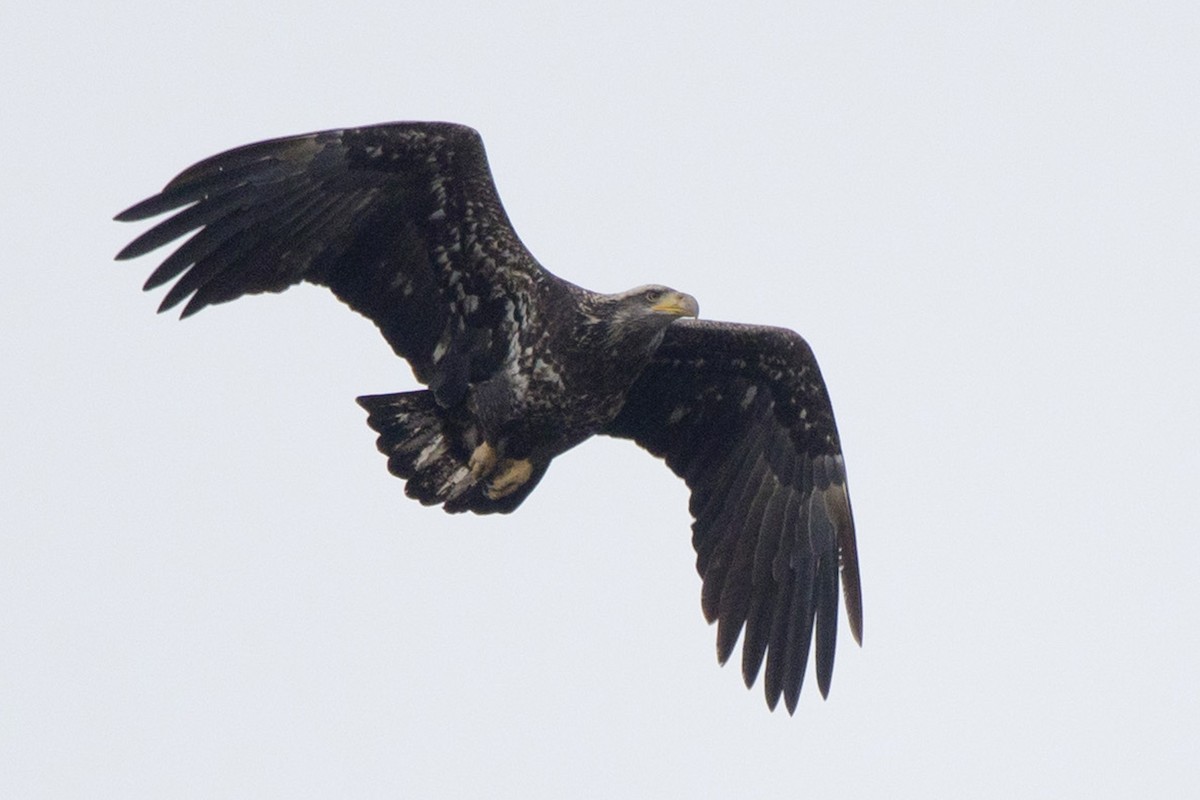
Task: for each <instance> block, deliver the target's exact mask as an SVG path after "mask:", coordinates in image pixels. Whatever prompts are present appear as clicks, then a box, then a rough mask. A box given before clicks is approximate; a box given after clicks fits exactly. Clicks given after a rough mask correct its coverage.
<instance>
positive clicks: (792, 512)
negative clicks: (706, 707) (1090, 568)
mask: <svg viewBox="0 0 1200 800" xmlns="http://www.w3.org/2000/svg"><path fill="white" fill-rule="evenodd" d="M176 209H182V210H181V211H178V213H176V214H175V215H174V216H172V217H170V218H168V219H166V220H165V221H162V222H160V223H158V224H157V225H156V226H155V227H153V228H151V229H150V230H148V231H147V232H145V233H143V234H142V235H141V236H139V237H138V238H137V239H135V240H134V241H133V242H132V243H130V244H129V246H128V247H126V248H125V249H123V250H122V251H121V252H120V253H119V254H118V255H117V258H118V259H129V258H135V257H137V256H140V255H143V254H145V253H148V252H150V251H152V250H154V249H156V248H158V247H161V246H163V245H165V244H167V243H169V242H172V241H174V240H175V239H177V238H179V237H181V236H183V235H185V234H188V233H191V232H193V231H195V235H193V236H192V237H191V238H189V239H188V240H187V241H186V242H184V243H183V244H182V245H180V246H179V248H178V249H176V250H175V251H174V252H173V253H171V255H170V256H168V257H167V259H166V260H165V261H164V262H163V263H162V264H161V265H160V266H159V267H158V269H156V270H155V271H154V272H153V274H151V275H150V278H149V279H148V280H147V281H146V285H145V288H146V289H153V288H155V287H158V286H161V285H163V284H165V283H168V282H169V281H172V280H174V281H175V283H174V285H173V286H171V288H170V290H169V291H168V292H167V293H166V297H165V298H164V299H163V301H162V305H161V306H160V307H159V310H160V311H164V310H166V309H169V308H171V307H173V306H175V305H177V304H178V303H180V302H182V301H184V300H185V299H186V300H187V304H186V305H185V306H184V308H183V314H182V316H184V317H186V316H189V315H191V314H194V313H195V312H197V311H199V310H200V309H202V308H204V307H205V306H207V305H210V304H213V303H221V302H225V301H228V300H233V299H235V298H237V297H241V296H242V295H245V294H256V293H259V292H280V291H283V290H284V289H286V288H287V287H289V286H291V285H293V284H295V283H298V282H300V281H309V282H311V283H315V284H319V285H322V286H327V287H329V289H331V290H332V291H333V293H334V294H335V295H337V297H338V298H340V299H341V300H342V301H343V302H345V303H347V304H348V305H349V306H350V307H351V308H353V309H354V310H355V311H358V312H359V313H361V314H363V315H364V316H366V317H367V318H369V319H370V320H371V321H373V322H374V323H375V324H376V325H377V326H378V327H379V330H380V332H381V333H382V334H383V337H384V338H385V339H386V340H387V342H388V344H390V345H391V346H392V349H393V350H394V351H395V352H396V355H398V356H400V357H401V358H404V359H406V360H407V361H408V363H409V364H410V365H411V366H412V369H413V372H414V373H415V375H416V377H417V380H418V381H420V382H421V383H422V384H423V385H425V386H427V387H428V388H427V389H425V390H422V391H414V392H404V393H400V394H385V395H373V396H367V397H360V398H358V402H359V403H360V404H361V405H362V406H363V407H364V408H365V409H366V410H367V413H368V418H367V422H368V424H369V425H370V426H371V427H372V428H373V429H374V430H375V431H376V432H378V434H379V438H378V445H379V449H380V450H381V451H382V452H383V453H384V455H386V456H387V457H388V469H389V470H390V471H391V472H392V473H393V474H394V475H396V476H398V477H400V478H402V479H404V480H405V481H406V482H407V483H406V485H405V491H406V493H407V494H408V495H409V496H410V497H413V498H415V499H417V500H419V501H421V502H422V503H424V504H427V505H441V506H442V507H443V508H444V509H445V510H447V511H451V512H456V511H474V512H475V513H478V514H487V513H492V512H502V513H507V512H510V511H512V510H513V509H515V508H516V507H517V506H519V505H520V504H521V502H522V501H523V500H524V499H525V498H526V497H527V496H528V495H529V493H530V492H531V491H532V490H533V488H534V487H535V486H536V485H537V483H538V481H539V480H540V479H541V477H542V475H544V474H545V472H546V469H547V467H548V466H549V465H550V462H551V461H552V460H553V459H554V457H555V456H557V455H559V454H560V453H563V452H564V451H566V450H568V449H569V448H571V447H574V446H575V445H577V444H579V443H580V442H582V441H583V440H584V439H587V438H588V437H590V436H592V435H594V434H604V435H607V436H615V437H618V438H624V439H632V440H634V441H635V442H637V443H638V444H639V445H641V446H642V447H644V448H646V449H647V450H649V451H650V452H651V453H653V454H654V455H656V456H659V457H661V458H663V459H665V460H666V462H667V465H668V466H669V467H670V468H671V469H672V470H673V471H674V472H675V474H677V475H679V476H680V477H682V478H683V479H684V481H686V483H687V485H688V487H689V488H690V489H691V503H690V510H691V513H692V516H693V517H694V518H695V521H694V522H693V524H692V532H693V533H692V543H693V544H694V545H695V548H696V567H697V570H698V571H699V573H700V575H701V577H702V578H703V589H702V593H701V606H702V608H703V611H704V616H705V618H706V619H707V620H708V621H709V622H710V623H711V622H714V621H716V622H717V623H718V625H717V657H718V659H719V660H720V662H721V663H724V662H725V661H726V660H727V659H728V658H729V656H730V655H731V654H732V652H733V649H734V647H735V645H736V644H737V641H738V638H739V636H740V635H741V631H742V629H743V627H744V628H745V639H744V641H743V644H742V675H743V677H744V679H745V682H746V685H747V686H748V687H749V686H752V685H753V683H754V681H755V679H756V677H757V675H758V673H759V670H760V668H761V667H762V665H763V663H764V660H765V663H766V671H765V677H764V685H765V689H766V696H767V703H768V705H769V706H770V707H771V708H774V707H775V705H776V704H777V703H778V701H779V697H780V695H782V696H783V697H784V699H785V704H786V706H787V709H788V711H789V712H793V711H794V710H795V708H796V703H797V701H798V699H799V695H800V687H801V684H802V682H803V679H804V672H805V666H806V664H807V662H808V653H809V648H810V643H811V642H812V641H813V640H814V639H815V642H816V653H815V664H816V673H817V683H818V685H819V687H820V690H821V694H822V695H826V694H827V693H828V691H829V683H830V678H831V675H832V672H833V659H834V646H835V642H836V636H837V608H838V582H839V565H840V574H841V582H842V587H843V590H844V596H845V603H846V611H847V615H848V617H849V622H850V630H851V633H852V634H853V635H854V638H855V639H856V640H858V641H859V642H861V637H862V610H861V609H862V605H861V599H860V590H859V578H858V561H857V555H856V550H855V539H854V525H853V521H852V518H851V513H850V498H849V495H848V494H847V490H846V473H845V468H844V466H843V462H842V453H841V446H840V444H839V441H838V434H837V429H836V427H835V425H834V420H833V409H832V408H831V406H830V403H829V397H828V395H827V393H826V390H825V384H824V382H823V381H822V379H821V374H820V372H819V371H818V369H817V363H816V361H815V360H814V359H813V355H812V351H811V350H810V349H809V347H808V345H807V344H806V343H805V341H804V340H803V339H802V338H800V336H799V335H797V334H796V333H793V332H792V331H789V330H784V329H780V328H768V327H761V326H752V325H737V324H732V323H722V322H701V321H698V320H694V319H681V318H683V317H696V316H697V314H698V311H699V308H698V306H697V303H696V301H695V300H694V299H693V298H692V297H691V296H689V295H687V294H684V293H682V292H678V291H675V290H673V289H669V288H667V287H665V286H657V285H654V286H643V287H640V288H637V289H631V290H630V291H627V292H622V293H620V294H611V295H610V294H598V293H596V292H591V291H588V290H587V289H583V288H580V287H578V286H575V285H574V284H571V283H568V282H567V281H565V280H562V279H561V278H558V277H556V276H555V275H552V274H551V273H550V272H548V271H546V270H545V269H543V268H542V266H541V265H540V264H538V262H537V261H536V260H535V259H534V257H533V256H532V255H531V254H530V253H529V252H528V251H527V250H526V249H525V247H524V246H523V245H522V244H521V241H520V239H518V238H517V234H516V232H515V231H514V230H513V228H512V225H511V224H510V223H509V220H508V217H507V215H506V214H505V212H504V209H503V208H502V207H501V205H500V198H499V196H498V195H497V192H496V187H495V185H494V184H493V182H492V177H491V173H490V171H489V169H488V164H487V158H486V156H485V155H484V149H483V143H482V141H481V140H480V138H479V135H478V134H477V133H476V132H475V131H474V130H472V129H470V128H467V127H464V126H462V125H453V124H448V123H395V124H387V125H374V126H370V127H363V128H352V129H344V130H331V131H322V132H319V133H311V134H306V135H303V136H292V137H288V138H283V139H273V140H270V141H266V142H260V143H258V144H251V145H247V146H245V147H239V148H237V149H234V150H230V151H228V152H225V153H222V154H220V155H217V156H214V157H212V158H209V159H207V160H205V161H201V162H200V163H198V164H196V165H195V166H193V167H190V168H189V169H187V170H185V171H184V172H183V173H181V174H180V175H179V176H178V177H176V178H175V179H174V180H172V181H171V182H170V183H168V184H167V186H166V188H164V189H163V190H162V192H160V193H159V194H157V195H155V196H153V197H151V198H149V199H147V200H144V201H142V202H141V203H138V204H137V205H135V206H133V207H131V208H129V209H128V210H126V211H123V212H122V213H120V214H118V215H117V219H118V220H122V221H129V220H142V219H147V218H149V217H154V216H157V215H159V214H163V213H166V212H168V211H174V210H176Z"/></svg>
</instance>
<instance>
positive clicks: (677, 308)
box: [650, 292, 700, 317]
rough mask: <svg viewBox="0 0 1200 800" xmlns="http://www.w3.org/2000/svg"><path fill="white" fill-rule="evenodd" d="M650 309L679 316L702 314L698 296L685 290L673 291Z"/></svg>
mask: <svg viewBox="0 0 1200 800" xmlns="http://www.w3.org/2000/svg"><path fill="white" fill-rule="evenodd" d="M650 310H651V311H657V312H658V313H660V314H674V315H675V316H677V317H699V316H700V304H699V303H697V302H696V298H694V297H692V296H691V295H690V294H684V293H683V292H671V293H670V294H668V295H667V296H666V297H664V298H663V299H662V300H660V301H658V303H656V304H655V305H653V306H651V307H650Z"/></svg>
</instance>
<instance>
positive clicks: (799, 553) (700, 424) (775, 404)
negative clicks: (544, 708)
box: [604, 320, 862, 712]
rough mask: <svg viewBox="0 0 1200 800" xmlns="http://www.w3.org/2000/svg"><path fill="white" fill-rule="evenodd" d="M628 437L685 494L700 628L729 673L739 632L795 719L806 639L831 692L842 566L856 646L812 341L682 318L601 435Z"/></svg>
mask: <svg viewBox="0 0 1200 800" xmlns="http://www.w3.org/2000/svg"><path fill="white" fill-rule="evenodd" d="M604 433H607V434H608V435H610V436H617V437H621V438H626V439H633V440H634V441H636V442H637V443H638V444H639V445H641V446H642V447H644V448H646V449H647V450H649V451H650V452H651V453H653V454H654V455H656V456H659V457H662V458H664V459H666V462H667V465H668V466H669V467H670V468H671V469H672V470H673V471H674V472H675V474H676V475H679V476H680V477H682V478H683V479H684V481H686V483H687V485H688V487H689V488H690V489H691V492H692V494H691V502H690V509H691V512H692V516H693V517H695V522H694V523H693V525H692V531H693V534H692V543H693V545H694V546H695V548H696V568H697V570H698V571H699V573H700V575H701V577H702V578H703V581H704V584H703V590H702V593H701V605H702V608H703V611H704V616H705V618H706V619H707V620H708V621H709V622H710V623H711V622H714V621H715V622H717V658H718V659H719V660H720V661H721V663H724V662H725V661H726V660H727V659H728V658H729V656H730V655H731V654H732V652H733V649H734V647H735V646H736V645H737V641H738V637H739V635H740V634H741V631H742V628H743V626H744V627H745V639H744V641H743V643H742V675H743V677H744V679H745V681H746V686H748V687H749V686H752V685H753V684H754V681H755V679H756V677H757V676H758V673H759V669H760V667H762V665H763V662H764V659H765V662H766V671H765V675H764V688H765V690H766V696H767V703H768V705H769V706H770V707H771V708H774V707H775V705H776V703H778V702H779V696H780V694H781V693H782V694H783V696H784V698H785V703H786V705H787V709H788V711H789V712H793V711H795V708H796V703H797V701H798V700H799V697H800V687H801V685H802V683H803V681H804V672H805V666H806V664H807V662H808V653H809V649H810V642H812V641H814V640H815V642H816V654H815V656H816V657H815V663H816V672H817V684H818V686H819V687H820V690H821V694H822V695H826V694H828V691H829V683H830V678H831V677H832V674H833V657H834V648H835V645H836V640H837V607H838V582H839V566H840V576H841V583H842V588H843V591H844V596H845V603H846V613H847V616H848V617H849V622H850V631H851V633H852V634H853V635H854V638H855V640H857V641H858V642H860V643H861V641H862V599H861V591H860V588H859V578H858V556H857V551H856V546H855V541H854V522H853V519H852V517H851V512H850V497H849V494H848V493H847V490H846V471H845V467H844V465H843V462H842V453H841V445H840V444H839V441H838V435H837V428H836V426H835V425H834V419H833V409H832V407H831V406H830V403H829V397H828V394H827V392H826V390H825V383H824V381H823V380H822V379H821V374H820V371H819V370H818V369H817V362H816V360H815V359H814V358H813V355H812V350H811V349H809V347H808V344H807V343H806V342H805V341H804V340H803V339H802V338H800V336H799V335H798V334H796V333H793V332H792V331H789V330H784V329H781V328H767V327H761V326H751V325H735V324H730V323H717V322H707V321H695V320H680V321H678V322H675V323H673V324H672V325H671V326H670V327H669V328H667V331H666V335H665V336H664V338H663V342H662V345H661V346H660V347H659V349H658V352H657V353H656V355H655V357H654V359H653V361H652V362H651V363H650V365H649V366H648V367H647V368H646V370H645V371H644V372H643V373H642V375H641V377H640V378H639V379H638V380H637V382H636V383H635V384H634V386H633V388H632V389H631V390H630V392H629V395H628V399H627V400H626V402H625V405H624V407H623V409H622V410H621V413H620V414H619V415H618V416H617V417H616V419H614V420H613V421H612V422H611V423H610V424H609V425H608V427H607V429H606V430H605V431H604Z"/></svg>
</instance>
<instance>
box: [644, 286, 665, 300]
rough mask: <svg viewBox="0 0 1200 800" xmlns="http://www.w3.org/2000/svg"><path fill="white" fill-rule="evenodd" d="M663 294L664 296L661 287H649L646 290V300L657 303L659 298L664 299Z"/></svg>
mask: <svg viewBox="0 0 1200 800" xmlns="http://www.w3.org/2000/svg"><path fill="white" fill-rule="evenodd" d="M662 296H663V293H662V290H661V289H647V290H646V300H647V301H649V302H651V303H657V302H658V301H659V300H662Z"/></svg>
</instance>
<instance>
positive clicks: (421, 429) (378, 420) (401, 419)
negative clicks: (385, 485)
mask: <svg viewBox="0 0 1200 800" xmlns="http://www.w3.org/2000/svg"><path fill="white" fill-rule="evenodd" d="M358 404H359V405H360V406H362V407H363V408H364V409H366V411H367V424H368V425H370V426H371V428H372V429H373V430H374V431H375V432H376V433H378V434H379V438H378V439H377V440H376V444H377V446H378V447H379V452H381V453H383V454H384V455H385V456H387V457H388V471H389V472H391V473H392V474H393V475H395V476H396V477H397V478H400V479H402V480H404V481H405V486H404V493H405V494H407V495H408V496H409V497H411V498H413V499H414V500H418V501H420V502H421V503H422V504H424V505H427V506H432V505H441V506H443V507H444V508H445V510H446V511H448V512H451V513H459V512H463V511H473V512H475V513H476V514H494V513H508V512H509V511H512V510H513V509H515V508H516V507H517V506H518V505H520V504H521V501H522V500H524V499H525V497H526V496H527V495H528V494H529V492H530V491H531V490H532V489H533V487H534V485H536V483H537V481H536V480H531V481H529V482H528V483H527V484H526V485H525V486H522V487H521V490H518V491H516V492H513V493H512V494H509V495H506V496H503V497H499V498H494V499H493V498H491V497H489V496H488V494H487V491H486V489H487V482H486V481H485V480H481V479H480V477H479V476H478V475H472V471H471V467H470V458H471V453H472V452H474V450H475V448H476V447H477V446H478V445H479V444H480V435H479V432H478V431H477V430H476V429H475V427H474V426H473V425H471V424H470V423H469V422H468V421H461V422H460V421H458V420H456V419H455V418H454V416H453V412H452V411H451V410H448V409H446V408H443V407H442V406H440V405H438V402H437V400H436V398H435V397H434V393H433V392H431V391H418V392H400V393H398V394H377V395H366V396H363V397H360V398H358ZM536 477H537V478H540V477H541V475H540V474H538V475H537V476H536Z"/></svg>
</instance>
